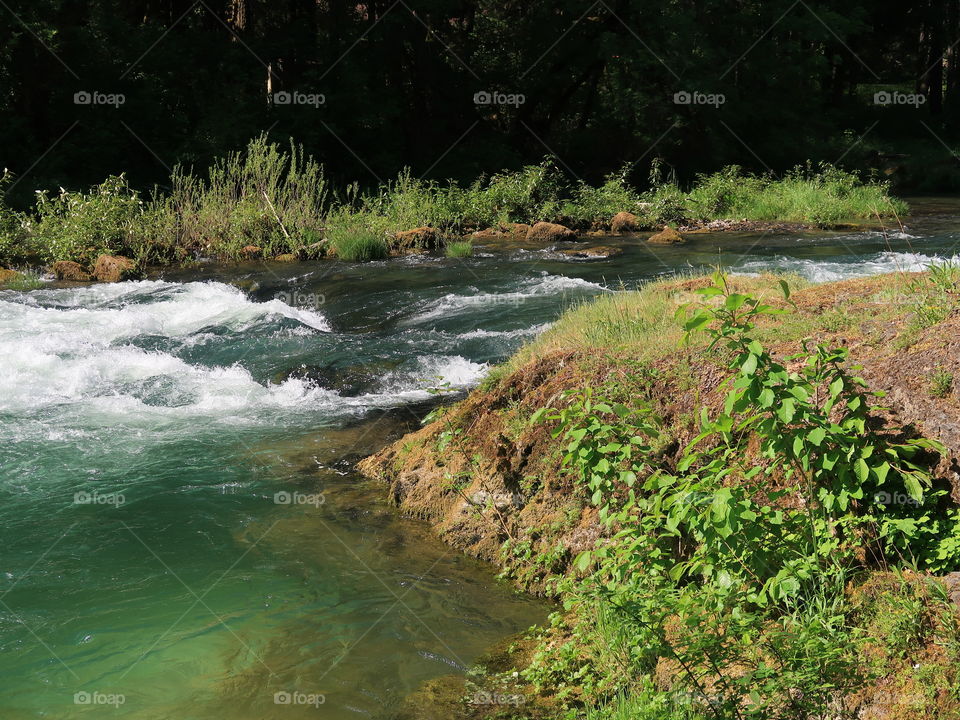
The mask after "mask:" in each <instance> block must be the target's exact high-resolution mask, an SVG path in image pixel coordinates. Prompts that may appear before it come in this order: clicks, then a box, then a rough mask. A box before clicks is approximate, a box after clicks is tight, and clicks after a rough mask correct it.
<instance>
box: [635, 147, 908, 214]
mask: <svg viewBox="0 0 960 720" xmlns="http://www.w3.org/2000/svg"><path fill="white" fill-rule="evenodd" d="M643 199H644V200H645V201H646V202H648V203H649V205H648V206H647V207H646V211H645V212H646V215H647V216H648V218H649V221H650V222H651V223H653V224H657V225H662V224H666V223H670V222H691V221H701V222H703V221H710V220H718V219H730V220H739V219H746V220H761V221H791V222H809V223H815V224H818V225H830V224H835V223H838V222H841V221H843V220H849V219H854V218H879V217H888V216H894V215H900V214H903V213H904V212H906V210H907V208H906V205H905V203H903V202H902V201H899V200H894V199H892V198H891V197H890V195H889V188H888V186H887V185H884V184H881V183H876V182H866V183H864V182H862V181H861V179H860V178H859V176H858V175H857V174H856V173H852V172H847V171H845V170H841V169H840V168H837V167H835V166H833V165H830V164H828V163H821V164H820V165H819V166H818V167H816V168H814V167H813V166H812V164H810V163H809V162H808V163H807V164H806V165H803V166H798V167H796V168H794V169H793V170H791V171H790V172H788V173H786V175H785V176H784V177H783V178H781V179H776V178H775V177H773V176H772V175H765V176H758V175H751V174H749V173H745V172H744V171H743V169H742V168H740V167H739V166H737V165H731V166H729V167H726V168H724V169H723V170H721V171H719V172H716V173H713V174H711V175H698V176H697V179H696V182H695V183H694V185H693V188H692V189H691V190H690V192H689V193H687V194H685V195H684V194H683V193H682V192H681V191H680V189H679V188H678V187H677V186H676V185H675V184H672V183H667V184H661V185H658V186H656V187H654V189H653V190H651V191H650V192H649V193H647V195H645V196H644V198H643Z"/></svg>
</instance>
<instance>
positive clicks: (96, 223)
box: [33, 175, 144, 264]
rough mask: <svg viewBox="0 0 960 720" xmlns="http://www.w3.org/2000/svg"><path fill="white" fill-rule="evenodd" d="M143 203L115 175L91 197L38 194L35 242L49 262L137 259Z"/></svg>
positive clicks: (72, 194)
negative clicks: (106, 257) (120, 256)
mask: <svg viewBox="0 0 960 720" xmlns="http://www.w3.org/2000/svg"><path fill="white" fill-rule="evenodd" d="M143 212H144V209H143V201H142V200H141V199H140V196H139V194H138V193H137V192H136V191H134V190H132V189H131V188H130V186H129V184H128V183H127V180H126V178H125V177H124V176H123V175H119V176H111V177H109V178H107V179H106V180H105V181H104V182H103V183H101V184H100V185H97V186H96V187H94V188H91V190H90V192H89V193H82V192H69V191H67V190H62V189H61V191H60V194H59V195H55V196H53V197H50V196H49V195H48V194H47V193H46V192H41V193H38V194H37V218H38V220H37V223H36V226H35V229H34V234H33V241H34V242H35V243H36V245H37V247H38V248H39V250H40V253H41V254H42V256H43V257H44V259H45V260H48V261H55V260H76V261H77V262H80V263H88V264H89V263H91V262H92V261H93V260H95V259H96V258H97V256H98V255H102V254H108V255H115V254H127V255H138V254H139V252H138V251H139V250H140V249H141V245H140V244H139V242H138V231H139V225H140V221H141V219H142V217H143Z"/></svg>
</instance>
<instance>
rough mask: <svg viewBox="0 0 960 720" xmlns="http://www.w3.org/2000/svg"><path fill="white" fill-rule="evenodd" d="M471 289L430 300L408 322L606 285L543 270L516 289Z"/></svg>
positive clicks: (600, 289)
mask: <svg viewBox="0 0 960 720" xmlns="http://www.w3.org/2000/svg"><path fill="white" fill-rule="evenodd" d="M471 290H473V291H474V292H473V294H470V295H462V294H457V293H448V294H446V295H444V296H443V297H441V298H439V299H437V300H434V301H433V302H431V303H429V304H428V305H427V307H426V309H425V310H423V311H422V312H420V313H418V314H416V315H414V316H413V317H412V318H410V319H409V320H408V321H407V322H408V323H421V322H424V321H426V320H434V319H437V318H443V317H446V316H448V315H458V314H460V313H463V312H466V311H469V310H471V309H477V308H481V307H509V306H517V305H520V304H522V303H524V302H525V301H526V300H528V299H530V298H536V297H546V296H551V295H561V294H563V293H565V292H568V291H578V292H580V293H584V292H593V293H600V292H606V291H607V288H605V287H604V286H603V285H600V284H598V283H593V282H590V281H589V280H584V279H582V278H578V277H566V276H565V275H547V274H544V275H543V276H542V277H537V278H531V279H529V280H525V281H524V282H523V283H522V284H521V286H520V289H519V290H517V291H514V292H503V293H481V292H478V291H477V289H476V288H471Z"/></svg>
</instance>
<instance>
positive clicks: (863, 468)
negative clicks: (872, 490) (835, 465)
mask: <svg viewBox="0 0 960 720" xmlns="http://www.w3.org/2000/svg"><path fill="white" fill-rule="evenodd" d="M853 472H854V474H855V475H856V476H857V480H859V481H860V482H866V481H867V478H868V477H870V468H869V467H868V466H867V461H866V460H864V459H863V458H857V461H856V462H855V463H854V464H853Z"/></svg>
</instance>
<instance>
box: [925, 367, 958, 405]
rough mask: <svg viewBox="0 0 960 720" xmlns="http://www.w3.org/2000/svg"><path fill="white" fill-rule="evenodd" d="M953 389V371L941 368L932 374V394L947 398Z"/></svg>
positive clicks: (932, 395)
mask: <svg viewBox="0 0 960 720" xmlns="http://www.w3.org/2000/svg"><path fill="white" fill-rule="evenodd" d="M952 390H953V373H952V372H948V371H947V370H944V369H943V368H940V369H938V370H936V371H934V372H933V374H931V375H930V395H931V397H935V398H945V397H947V395H949V394H950V393H951V392H952Z"/></svg>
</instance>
